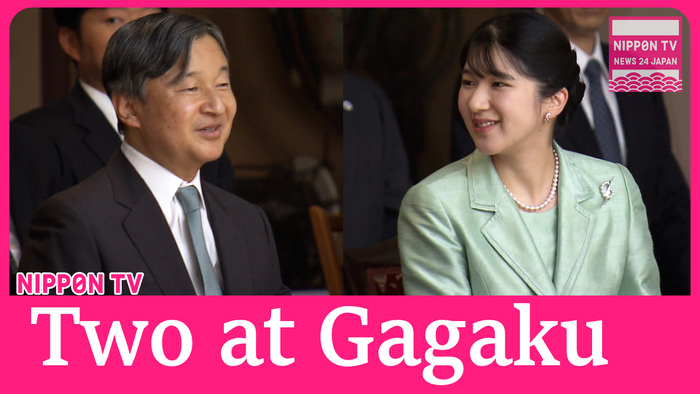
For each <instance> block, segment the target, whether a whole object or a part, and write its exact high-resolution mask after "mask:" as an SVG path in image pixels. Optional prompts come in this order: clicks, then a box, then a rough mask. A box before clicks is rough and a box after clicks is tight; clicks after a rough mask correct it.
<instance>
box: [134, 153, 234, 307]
mask: <svg viewBox="0 0 700 394" xmlns="http://www.w3.org/2000/svg"><path fill="white" fill-rule="evenodd" d="M121 150H122V152H123V153H124V156H126V158H127V159H128V160H129V162H130V163H131V165H133V166H134V168H135V169H136V172H138V174H139V175H140V176H141V178H142V179H143V181H144V182H146V185H147V186H148V188H149V189H150V190H151V193H153V197H155V199H156V201H157V202H158V205H159V206H160V209H161V210H162V211H163V216H164V217H165V220H166V221H167V222H168V226H170V231H171V232H172V233H173V238H175V243H176V244H177V247H178V249H180V255H181V256H182V260H183V261H184V262H185V266H186V267H187V272H188V273H189V275H190V280H191V281H192V284H193V285H194V289H195V291H196V292H197V294H198V295H203V294H204V285H203V284H202V279H201V275H200V274H199V263H198V262H197V256H196V255H195V251H194V247H193V246H192V238H191V237H190V235H189V228H188V227H187V220H186V215H185V212H184V210H183V209H182V205H181V204H180V201H178V199H177V198H176V197H175V193H177V190H178V188H181V187H186V186H190V185H193V186H194V187H195V188H196V189H197V191H198V192H199V198H200V201H201V204H202V209H201V215H202V230H203V232H204V240H205V242H206V246H207V252H208V253H209V258H210V259H211V262H212V264H213V265H214V271H215V272H216V277H217V279H218V280H219V285H220V286H221V288H222V289H223V288H224V286H223V277H222V275H221V266H220V265H219V257H218V255H217V253H216V243H215V241H214V232H213V231H212V229H211V225H210V224H209V217H208V216H207V208H206V204H205V203H204V197H203V195H202V184H201V181H200V179H199V171H197V175H195V177H194V179H192V181H191V182H185V181H183V180H182V179H180V178H179V177H178V176H177V175H175V174H173V173H172V172H170V171H168V170H167V169H165V168H164V167H163V166H161V165H160V164H158V163H156V162H155V161H153V160H151V159H149V158H148V157H146V156H145V155H143V154H142V153H141V152H139V151H137V150H136V149H135V148H134V147H132V146H131V145H129V144H128V143H127V142H126V141H123V142H122V145H121Z"/></svg>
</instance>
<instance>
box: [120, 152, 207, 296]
mask: <svg viewBox="0 0 700 394" xmlns="http://www.w3.org/2000/svg"><path fill="white" fill-rule="evenodd" d="M107 172H108V174H109V179H110V182H111V183H112V190H113V193H114V200H115V201H116V202H117V203H119V204H121V205H122V206H124V207H125V208H127V209H129V210H130V213H129V214H128V215H127V216H126V219H124V222H123V227H124V230H125V231H126V233H127V234H128V235H129V238H130V239H131V241H132V242H133V243H134V246H135V247H136V249H138V251H139V254H140V255H141V257H142V258H143V260H144V263H145V264H146V266H148V269H149V271H150V273H151V275H152V276H153V279H154V280H155V281H156V282H157V283H158V286H159V287H160V289H161V291H162V292H163V294H181V295H188V294H189V295H195V291H194V287H193V286H192V283H191V281H190V277H189V274H188V273H187V268H185V263H184V262H183V260H182V256H181V255H180V250H179V249H178V247H177V244H176V243H175V239H173V237H172V234H171V231H170V227H169V226H168V223H167V222H166V221H165V217H163V214H162V211H161V209H160V207H159V206H158V203H157V202H156V199H155V198H154V197H153V194H152V193H151V191H150V190H149V189H148V186H146V183H145V182H144V181H143V180H142V179H141V177H140V176H139V175H138V173H137V172H136V170H135V169H134V167H133V166H132V165H131V163H129V161H128V160H127V159H126V157H125V156H124V154H123V153H122V151H121V149H117V150H116V151H115V152H114V154H113V155H112V158H111V159H110V160H109V163H108V164H107ZM217 246H218V245H217Z"/></svg>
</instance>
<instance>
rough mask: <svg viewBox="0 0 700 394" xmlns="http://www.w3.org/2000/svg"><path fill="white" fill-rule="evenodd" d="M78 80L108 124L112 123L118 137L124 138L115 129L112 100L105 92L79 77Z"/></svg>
mask: <svg viewBox="0 0 700 394" xmlns="http://www.w3.org/2000/svg"><path fill="white" fill-rule="evenodd" d="M78 82H79V83H80V86H81V87H82V88H83V90H84V91H85V93H87V95H88V96H90V99H92V102H93V103H95V105H97V108H99V109H100V112H102V114H103V115H104V116H105V118H107V121H108V122H109V124H110V125H112V127H113V128H114V131H115V132H117V134H118V135H119V138H121V139H124V136H123V135H122V134H121V133H119V132H118V131H117V130H118V127H117V113H116V112H115V111H114V106H113V105H112V100H111V99H110V98H109V96H108V95H107V93H104V92H102V91H99V90H97V89H95V88H93V87H92V86H90V85H88V84H86V83H85V82H83V80H81V79H78Z"/></svg>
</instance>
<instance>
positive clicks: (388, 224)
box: [343, 72, 411, 249]
mask: <svg viewBox="0 0 700 394" xmlns="http://www.w3.org/2000/svg"><path fill="white" fill-rule="evenodd" d="M343 100H345V101H348V102H350V103H351V104H352V110H345V111H344V113H343V152H344V160H343V172H344V173H343V185H344V187H343V204H344V207H343V210H344V212H345V214H344V216H343V222H344V223H343V224H344V232H343V247H344V248H345V249H351V248H358V247H364V246H369V245H373V244H377V243H379V242H382V241H386V240H388V239H390V238H393V237H395V236H396V220H397V219H398V213H399V208H400V207H401V200H402V199H403V196H404V194H406V191H408V189H409V188H410V187H411V180H410V178H409V176H408V158H407V157H406V151H405V149H404V145H403V140H402V138H401V132H400V130H399V125H398V124H397V122H396V118H395V117H394V112H393V110H392V109H391V103H390V102H389V99H388V98H387V97H386V94H385V93H384V92H383V91H382V90H381V89H380V88H379V87H378V86H377V85H376V84H374V83H373V82H370V81H369V80H366V79H364V78H360V77H358V76H355V75H354V74H351V73H349V72H343Z"/></svg>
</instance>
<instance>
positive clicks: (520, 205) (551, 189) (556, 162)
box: [503, 149, 559, 212]
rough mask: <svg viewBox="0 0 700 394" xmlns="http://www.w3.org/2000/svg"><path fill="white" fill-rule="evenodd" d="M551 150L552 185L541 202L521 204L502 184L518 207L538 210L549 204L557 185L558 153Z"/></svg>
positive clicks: (504, 185) (531, 210) (525, 209)
mask: <svg viewBox="0 0 700 394" xmlns="http://www.w3.org/2000/svg"><path fill="white" fill-rule="evenodd" d="M552 152H554V179H552V187H550V188H549V195H548V196H547V199H546V200H544V202H543V203H542V204H540V205H535V206H532V205H527V204H523V203H522V202H521V201H520V200H518V198H517V197H515V196H514V195H513V193H512V192H511V191H510V190H508V186H506V184H505V183H504V184H503V187H505V188H506V191H507V192H508V194H509V195H510V198H512V199H513V201H515V203H516V204H517V205H518V208H520V209H522V210H524V211H528V212H536V211H539V210H540V209H542V208H544V207H546V206H547V205H549V203H550V202H552V199H553V198H554V196H555V195H556V194H557V186H558V185H559V155H557V151H556V150H554V149H552Z"/></svg>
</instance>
